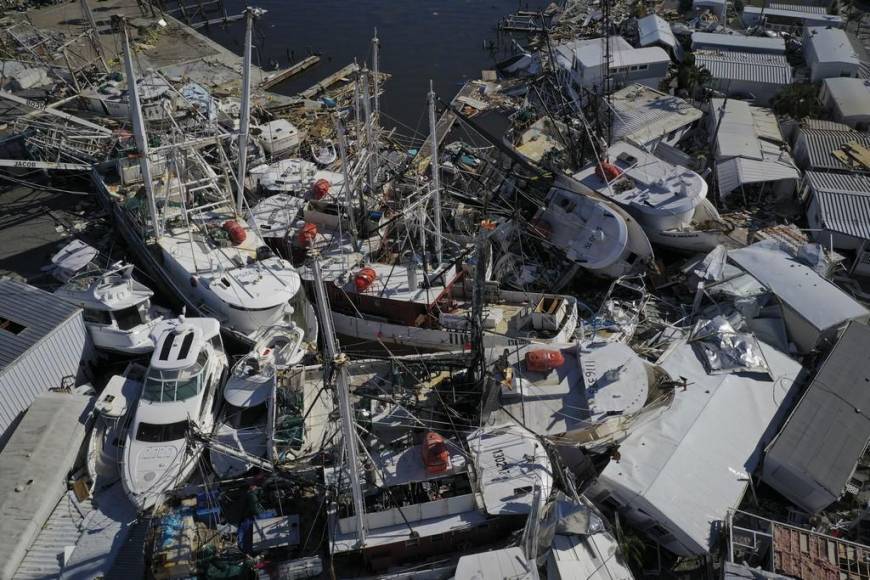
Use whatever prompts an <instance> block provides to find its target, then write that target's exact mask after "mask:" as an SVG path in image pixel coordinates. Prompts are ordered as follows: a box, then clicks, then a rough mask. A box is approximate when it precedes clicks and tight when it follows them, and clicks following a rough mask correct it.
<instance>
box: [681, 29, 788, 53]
mask: <svg viewBox="0 0 870 580" xmlns="http://www.w3.org/2000/svg"><path fill="white" fill-rule="evenodd" d="M704 48H707V49H720V50H736V51H741V50H742V49H744V48H746V49H750V50H751V51H754V52H766V53H770V54H785V40H783V39H782V38H768V37H767V36H744V35H742V34H718V33H715V32H693V33H692V49H695V50H697V49H704Z"/></svg>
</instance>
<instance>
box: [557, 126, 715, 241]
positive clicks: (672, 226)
mask: <svg viewBox="0 0 870 580" xmlns="http://www.w3.org/2000/svg"><path fill="white" fill-rule="evenodd" d="M574 179H575V180H576V181H577V183H579V184H580V186H581V188H582V189H583V190H584V192H585V193H587V194H589V195H598V196H602V197H604V198H606V199H608V200H610V201H612V202H614V203H616V204H617V205H619V206H620V207H621V208H623V209H624V210H625V211H627V212H628V213H629V214H630V215H631V216H632V217H633V218H634V219H636V220H637V221H638V223H639V224H640V226H641V227H642V228H643V229H644V231H645V232H646V234H647V236H649V239H650V240H651V241H653V242H655V243H659V244H662V245H664V246H670V247H673V248H675V249H681V250H693V251H697V252H701V251H710V250H712V249H713V248H715V247H716V245H717V244H719V243H721V242H722V229H721V226H722V224H721V223H720V221H719V215H718V212H717V211H716V208H715V207H714V206H713V204H712V203H710V201H709V200H707V182H706V181H704V179H703V178H702V177H701V176H700V175H698V174H697V173H695V172H694V171H692V170H691V169H687V168H685V167H680V166H677V165H672V164H670V163H668V162H666V161H663V160H661V159H659V158H658V157H656V156H655V155H653V154H651V153H647V152H646V151H644V150H643V149H640V148H639V147H635V146H634V145H631V144H630V143H626V142H624V141H619V142H617V143H614V144H613V145H611V146H610V147H609V148H608V150H607V159H605V160H602V161H601V162H600V163H593V164H592V165H590V166H588V167H586V168H585V169H583V170H582V171H580V172H579V173H577V174H575V175H574Z"/></svg>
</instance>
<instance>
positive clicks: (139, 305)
mask: <svg viewBox="0 0 870 580" xmlns="http://www.w3.org/2000/svg"><path fill="white" fill-rule="evenodd" d="M55 294H56V295H58V296H60V297H61V298H63V299H64V300H67V301H68V302H72V303H73V304H76V305H78V306H80V307H81V308H82V309H83V310H84V320H85V325H86V326H87V328H88V332H89V333H90V335H91V339H92V340H93V341H94V345H95V346H96V347H97V348H101V349H104V350H108V351H112V352H117V353H122V354H130V355H135V354H144V353H148V352H151V351H152V350H153V349H154V335H153V333H154V330H155V328H156V327H157V326H158V325H159V324H160V322H161V321H162V320H163V319H164V317H165V316H167V315H168V314H169V310H167V309H165V308H160V307H157V306H152V305H151V297H152V296H153V295H154V292H152V291H151V289H150V288H148V287H147V286H145V285H144V284H142V283H140V282H138V281H136V280H134V279H133V265H132V264H124V263H122V262H119V263H117V264H115V265H114V266H113V267H111V268H110V269H109V270H107V271H105V272H99V271H97V272H94V271H84V272H82V273H80V274H78V275H76V276H74V277H73V278H71V279H70V280H69V281H68V282H67V283H66V284H64V285H63V286H61V287H60V288H58V289H57V290H56V291H55Z"/></svg>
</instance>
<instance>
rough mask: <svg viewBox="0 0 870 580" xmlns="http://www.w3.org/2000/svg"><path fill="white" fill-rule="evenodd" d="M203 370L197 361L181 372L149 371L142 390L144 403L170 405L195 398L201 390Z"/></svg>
mask: <svg viewBox="0 0 870 580" xmlns="http://www.w3.org/2000/svg"><path fill="white" fill-rule="evenodd" d="M204 369H205V367H204V366H203V364H201V363H200V362H199V361H197V363H196V364H194V365H193V366H191V367H188V368H186V369H181V370H171V371H164V370H159V369H149V370H148V375H147V376H146V377H145V386H144V388H143V389H142V398H143V399H145V400H146V401H154V402H158V403H171V402H173V401H184V400H186V399H189V398H191V397H195V396H196V395H197V394H199V392H200V390H201V389H202V378H203V377H202V375H203V370H204Z"/></svg>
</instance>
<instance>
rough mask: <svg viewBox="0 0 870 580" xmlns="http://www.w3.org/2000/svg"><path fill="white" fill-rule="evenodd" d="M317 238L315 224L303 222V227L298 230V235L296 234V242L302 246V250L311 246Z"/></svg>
mask: <svg viewBox="0 0 870 580" xmlns="http://www.w3.org/2000/svg"><path fill="white" fill-rule="evenodd" d="M316 237H317V224H313V223H311V222H305V225H304V226H302V229H301V230H299V233H298V234H296V242H297V243H298V244H299V245H300V246H302V247H303V248H307V247H308V246H310V245H311V242H313V241H314V238H316Z"/></svg>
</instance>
